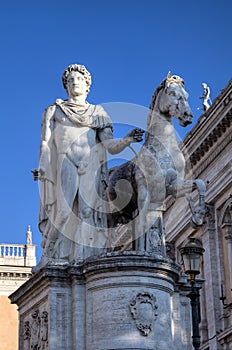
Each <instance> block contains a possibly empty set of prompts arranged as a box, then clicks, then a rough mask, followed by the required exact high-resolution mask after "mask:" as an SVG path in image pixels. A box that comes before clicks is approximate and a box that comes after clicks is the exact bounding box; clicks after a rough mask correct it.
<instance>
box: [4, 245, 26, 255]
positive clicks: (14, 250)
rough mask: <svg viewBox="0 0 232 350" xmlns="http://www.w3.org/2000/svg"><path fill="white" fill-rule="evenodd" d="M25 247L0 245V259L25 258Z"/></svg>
mask: <svg viewBox="0 0 232 350" xmlns="http://www.w3.org/2000/svg"><path fill="white" fill-rule="evenodd" d="M25 255H26V246H25V245H24V244H4V243H2V244H0V257H12V258H13V257H17V258H20V257H25Z"/></svg>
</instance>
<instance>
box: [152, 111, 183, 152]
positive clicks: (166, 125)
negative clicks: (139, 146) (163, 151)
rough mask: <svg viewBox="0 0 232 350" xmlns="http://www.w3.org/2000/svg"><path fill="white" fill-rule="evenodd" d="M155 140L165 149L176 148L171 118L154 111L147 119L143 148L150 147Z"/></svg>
mask: <svg viewBox="0 0 232 350" xmlns="http://www.w3.org/2000/svg"><path fill="white" fill-rule="evenodd" d="M157 138H158V139H159V141H160V142H161V143H162V144H163V145H164V146H165V148H167V149H171V148H172V147H174V146H177V140H176V135H175V129H174V125H173V122H172V118H171V117H170V116H168V115H166V114H164V113H161V112H160V111H159V110H155V109H154V110H153V111H152V112H150V114H149V116H148V119H147V131H146V138H145V146H146V147H149V146H152V145H153V144H154V143H155V141H156V140H157Z"/></svg>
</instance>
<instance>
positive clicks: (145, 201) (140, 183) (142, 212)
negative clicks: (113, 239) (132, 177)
mask: <svg viewBox="0 0 232 350" xmlns="http://www.w3.org/2000/svg"><path fill="white" fill-rule="evenodd" d="M136 181H137V188H138V211H139V215H138V216H137V218H136V219H135V221H136V222H135V230H136V231H135V238H136V241H135V248H136V250H145V240H146V237H145V232H146V230H147V222H146V215H147V209H148V205H149V193H148V190H147V186H146V182H145V180H144V179H143V178H142V177H141V175H139V174H138V175H137V176H136Z"/></svg>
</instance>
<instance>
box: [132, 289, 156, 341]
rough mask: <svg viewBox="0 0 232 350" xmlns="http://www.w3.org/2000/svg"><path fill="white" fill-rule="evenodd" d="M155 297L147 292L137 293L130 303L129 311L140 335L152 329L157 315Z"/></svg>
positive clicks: (146, 334) (146, 333)
mask: <svg viewBox="0 0 232 350" xmlns="http://www.w3.org/2000/svg"><path fill="white" fill-rule="evenodd" d="M157 309H158V305H157V303H156V297H155V296H154V295H153V294H151V293H148V292H142V293H138V294H137V296H136V297H135V298H134V299H133V300H132V301H131V303H130V312H131V315H132V317H133V319H134V320H135V323H136V327H137V328H138V330H139V331H140V332H141V334H142V335H144V336H148V334H149V333H150V332H151V331H152V326H153V322H154V321H155V319H156V318H157V316H158V312H157Z"/></svg>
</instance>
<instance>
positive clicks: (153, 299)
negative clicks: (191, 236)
mask: <svg viewBox="0 0 232 350" xmlns="http://www.w3.org/2000/svg"><path fill="white" fill-rule="evenodd" d="M179 272H180V271H179V267H178V266H177V265H175V264H173V263H171V262H170V261H169V260H168V259H164V258H161V257H160V256H157V257H156V258H154V256H151V255H149V254H142V253H141V254H137V253H136V254H135V253H133V252H124V253H108V254H106V255H102V256H99V257H97V258H94V257H93V258H91V259H87V260H86V261H85V263H81V264H80V263H78V264H71V265H70V264H67V265H58V264H57V265H50V266H47V267H45V268H44V269H43V270H41V271H40V272H39V273H37V274H35V275H34V276H33V277H32V278H31V279H30V281H29V282H27V283H26V284H24V285H23V286H22V287H21V288H20V289H19V290H18V291H16V292H15V293H13V294H12V295H11V301H12V302H13V303H17V304H18V306H19V314H20V321H21V332H20V350H25V349H27V347H28V344H30V346H31V342H33V344H37V343H39V342H40V343H41V344H43V348H44V349H49V350H53V349H54V350H55V349H56V350H61V349H62V350H63V349H66V350H73V349H78V350H110V349H118V350H122V349H123V350H125V349H131V350H132V349H135V348H136V349H141V350H143V349H144V350H145V349H150V350H153V349H156V350H158V349H173V350H174V349H176V347H175V342H173V339H175V338H176V339H178V350H187V349H188V347H187V345H186V342H185V340H184V338H183V339H182V337H181V335H180V334H179V332H180V328H178V327H177V326H175V327H174V328H172V323H173V321H174V319H173V312H172V310H173V307H174V306H175V309H176V310H181V308H182V306H181V303H180V302H179V298H176V297H174V296H175V295H176V292H175V291H174V286H175V283H176V281H177V279H178V276H179ZM182 298H183V297H182ZM185 299H187V298H186V297H185ZM188 311H189V308H188ZM179 312H181V311H179ZM175 317H176V316H175ZM185 320H187V318H185ZM36 322H37V327H35V325H36ZM188 322H190V318H189V319H188ZM33 329H37V331H38V332H37V333H36V332H35V333H33ZM177 333H178V334H177ZM164 339H165V342H164Z"/></svg>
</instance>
